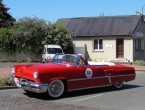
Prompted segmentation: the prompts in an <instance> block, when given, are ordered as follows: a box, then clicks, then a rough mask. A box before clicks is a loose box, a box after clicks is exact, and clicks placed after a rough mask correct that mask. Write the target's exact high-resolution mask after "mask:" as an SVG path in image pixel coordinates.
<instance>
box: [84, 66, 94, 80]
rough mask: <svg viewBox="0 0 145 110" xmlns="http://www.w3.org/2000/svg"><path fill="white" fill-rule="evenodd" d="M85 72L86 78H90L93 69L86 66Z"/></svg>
mask: <svg viewBox="0 0 145 110" xmlns="http://www.w3.org/2000/svg"><path fill="white" fill-rule="evenodd" d="M85 74H86V77H87V78H91V77H92V75H93V71H92V70H91V69H90V68H87V69H86V71H85Z"/></svg>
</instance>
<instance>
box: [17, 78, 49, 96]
mask: <svg viewBox="0 0 145 110" xmlns="http://www.w3.org/2000/svg"><path fill="white" fill-rule="evenodd" d="M19 84H20V85H21V88H22V89H23V90H26V91H31V92H35V93H44V92H46V91H47V89H48V84H36V83H34V82H29V81H27V82H23V81H20V82H19Z"/></svg>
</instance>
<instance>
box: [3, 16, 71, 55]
mask: <svg viewBox="0 0 145 110" xmlns="http://www.w3.org/2000/svg"><path fill="white" fill-rule="evenodd" d="M44 41H45V43H46V44H57V45H60V46H61V47H62V48H63V50H64V52H66V53H73V43H72V41H71V39H70V37H69V34H68V32H67V31H66V29H64V28H63V27H62V26H61V25H59V24H55V23H50V22H46V21H45V20H43V19H38V18H37V17H34V18H29V17H24V18H22V19H19V20H18V21H17V22H16V23H15V25H14V26H13V27H12V29H4V28H2V29H0V44H1V51H4V52H8V53H16V52H17V51H18V52H21V51H23V52H32V53H34V54H36V55H39V56H40V55H41V54H42V48H43V45H44V44H42V42H44Z"/></svg>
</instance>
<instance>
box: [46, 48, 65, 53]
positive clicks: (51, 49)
mask: <svg viewBox="0 0 145 110" xmlns="http://www.w3.org/2000/svg"><path fill="white" fill-rule="evenodd" d="M47 53H48V54H56V53H63V52H62V49H60V48H47Z"/></svg>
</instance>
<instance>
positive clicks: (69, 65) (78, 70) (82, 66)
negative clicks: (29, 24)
mask: <svg viewBox="0 0 145 110" xmlns="http://www.w3.org/2000/svg"><path fill="white" fill-rule="evenodd" d="M12 73H13V78H12V81H13V82H14V83H15V85H16V86H18V87H21V88H22V89H23V90H24V91H26V92H28V93H33V92H35V93H45V94H46V95H48V96H50V97H52V98H59V97H61V96H62V95H63V94H64V93H65V92H69V91H74V90H81V89H88V88H95V87H103V86H111V87H113V88H114V89H121V88H122V86H123V84H124V83H125V82H128V81H132V80H134V79H135V76H136V74H135V69H134V68H133V67H127V66H124V65H120V64H113V63H97V62H92V61H89V62H87V61H86V60H84V59H83V58H82V56H80V55H72V54H56V55H55V56H54V57H53V59H52V60H51V61H50V62H49V63H45V64H21V65H15V66H14V67H13V68H12Z"/></svg>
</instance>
